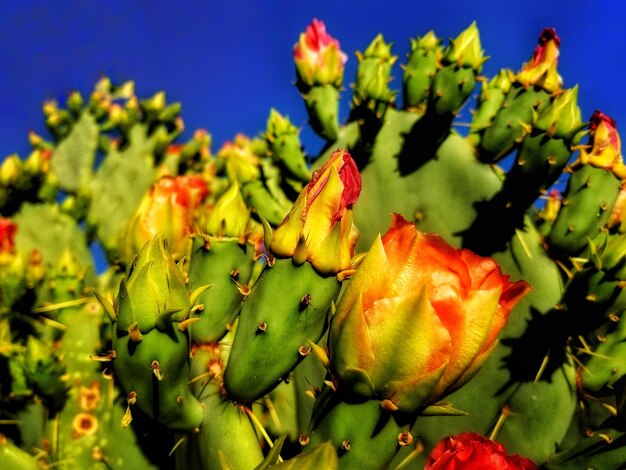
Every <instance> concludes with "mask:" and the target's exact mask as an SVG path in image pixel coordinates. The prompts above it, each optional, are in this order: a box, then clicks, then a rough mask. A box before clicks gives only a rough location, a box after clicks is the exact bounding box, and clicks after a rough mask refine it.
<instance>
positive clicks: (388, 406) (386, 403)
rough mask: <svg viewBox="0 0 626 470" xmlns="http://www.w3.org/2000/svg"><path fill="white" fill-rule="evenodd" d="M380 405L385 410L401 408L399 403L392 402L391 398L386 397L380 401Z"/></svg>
mask: <svg viewBox="0 0 626 470" xmlns="http://www.w3.org/2000/svg"><path fill="white" fill-rule="evenodd" d="M380 407H381V408H382V409H383V410H385V411H397V410H399V408H398V405H396V404H395V403H394V402H392V401H391V400H390V399H389V398H385V399H384V400H382V401H381V402H380Z"/></svg>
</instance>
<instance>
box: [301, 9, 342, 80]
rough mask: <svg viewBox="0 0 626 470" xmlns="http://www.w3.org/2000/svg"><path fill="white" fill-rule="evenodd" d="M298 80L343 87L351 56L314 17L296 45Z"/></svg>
mask: <svg viewBox="0 0 626 470" xmlns="http://www.w3.org/2000/svg"><path fill="white" fill-rule="evenodd" d="M293 58H294V61H295V63H296V71H297V73H298V81H299V82H300V84H301V85H302V84H303V85H305V86H308V87H312V86H317V85H334V86H336V87H339V86H341V82H342V80H343V67H344V64H345V63H346V61H347V60H348V57H347V56H346V55H345V54H344V53H343V52H342V51H341V48H340V47H339V41H337V40H336V39H334V38H333V37H331V36H330V35H329V34H328V33H327V32H326V26H325V25H324V23H323V22H322V21H320V20H317V19H314V20H313V21H312V22H311V24H310V25H309V26H308V27H307V29H306V32H305V33H302V34H301V35H300V40H299V41H298V43H297V44H296V45H295V46H294V48H293Z"/></svg>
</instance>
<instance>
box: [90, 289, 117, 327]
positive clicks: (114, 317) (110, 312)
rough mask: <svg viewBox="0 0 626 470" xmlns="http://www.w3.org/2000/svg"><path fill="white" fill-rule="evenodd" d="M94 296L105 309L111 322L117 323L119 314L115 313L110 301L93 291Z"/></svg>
mask: <svg viewBox="0 0 626 470" xmlns="http://www.w3.org/2000/svg"><path fill="white" fill-rule="evenodd" d="M93 295H95V297H96V299H98V302H100V305H102V308H104V311H105V312H106V313H107V315H108V316H109V319H110V320H111V322H116V321H117V313H115V307H114V306H113V303H112V302H110V301H109V299H107V298H106V297H104V296H103V295H102V294H99V293H98V292H97V291H93Z"/></svg>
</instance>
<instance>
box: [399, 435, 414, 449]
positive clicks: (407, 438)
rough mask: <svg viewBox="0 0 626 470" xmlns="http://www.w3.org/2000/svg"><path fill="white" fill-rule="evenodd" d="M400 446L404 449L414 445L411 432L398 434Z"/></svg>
mask: <svg viewBox="0 0 626 470" xmlns="http://www.w3.org/2000/svg"><path fill="white" fill-rule="evenodd" d="M398 444H400V445H401V446H402V447H406V446H410V445H411V444H413V435H412V434H411V433H410V432H406V431H405V432H401V433H400V434H398Z"/></svg>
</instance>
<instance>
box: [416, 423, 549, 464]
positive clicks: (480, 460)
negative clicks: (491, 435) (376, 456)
mask: <svg viewBox="0 0 626 470" xmlns="http://www.w3.org/2000/svg"><path fill="white" fill-rule="evenodd" d="M455 468H459V469H461V468H464V469H468V470H471V469H480V470H536V469H537V466H536V465H535V464H534V463H533V461H532V460H530V459H527V458H526V457H520V456H519V455H508V454H507V453H506V450H505V449H504V446H503V445H502V444H500V443H499V442H494V441H491V440H489V439H487V438H486V437H483V436H481V435H480V434H476V433H473V432H464V433H462V434H459V435H458V436H450V437H446V438H445V439H442V440H441V441H439V443H438V444H437V445H436V446H435V448H434V449H433V450H432V452H431V453H430V455H429V456H428V460H427V461H426V465H425V466H424V470H446V469H455Z"/></svg>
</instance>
